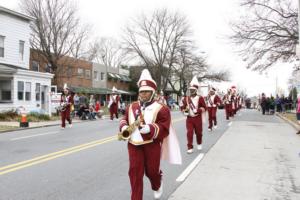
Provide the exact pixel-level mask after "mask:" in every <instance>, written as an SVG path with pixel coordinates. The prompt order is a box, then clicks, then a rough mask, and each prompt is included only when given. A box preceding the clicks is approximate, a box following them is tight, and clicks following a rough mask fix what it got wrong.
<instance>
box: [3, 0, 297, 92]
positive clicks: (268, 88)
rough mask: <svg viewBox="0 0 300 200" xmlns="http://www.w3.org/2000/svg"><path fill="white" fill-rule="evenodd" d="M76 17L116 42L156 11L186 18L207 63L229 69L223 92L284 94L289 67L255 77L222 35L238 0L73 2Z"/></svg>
mask: <svg viewBox="0 0 300 200" xmlns="http://www.w3.org/2000/svg"><path fill="white" fill-rule="evenodd" d="M18 2H19V1H18V0H1V1H0V5H1V6H4V7H7V8H10V9H14V10H18ZM77 2H78V4H79V6H78V7H79V14H80V17H81V18H82V20H83V21H84V22H87V23H89V24H91V25H92V26H93V32H94V35H95V36H98V37H102V36H109V37H115V38H119V37H120V35H121V34H122V28H123V27H124V26H125V25H126V23H127V22H128V20H130V19H131V18H133V17H135V16H136V15H139V14H141V13H142V12H144V13H150V12H151V11H153V10H155V9H157V8H168V9H170V10H172V11H179V12H181V13H182V14H184V15H186V16H187V18H188V20H189V23H190V25H191V28H192V30H193V31H194V39H195V40H196V41H197V45H198V46H199V47H200V48H201V49H203V51H205V52H206V55H207V57H208V62H209V64H211V65H212V66H213V68H214V69H216V70H217V69H221V68H226V69H229V70H230V72H231V74H232V77H231V80H232V81H231V82H230V83H223V84H221V85H220V84H218V87H220V88H221V89H225V88H227V87H229V86H231V85H236V86H238V87H241V88H245V89H246V91H247V93H248V95H250V96H253V95H257V94H258V93H261V92H265V93H266V94H271V93H274V92H275V88H276V77H277V83H278V86H280V87H281V88H282V89H285V90H287V80H288V78H289V77H290V75H291V65H279V66H276V67H273V68H271V69H270V70H268V72H266V73H263V74H259V73H258V72H252V71H251V70H247V69H246V68H245V64H244V63H243V62H242V61H241V59H240V58H239V57H238V55H237V54H236V53H234V50H236V47H235V46H233V45H232V44H230V43H229V42H228V41H227V40H226V39H225V37H224V36H225V35H226V34H228V33H229V31H230V29H229V27H228V23H229V21H230V20H232V19H236V18H238V16H239V12H240V8H239V5H238V0H222V1H221V0H205V1H204V0H109V1H108V0H77Z"/></svg>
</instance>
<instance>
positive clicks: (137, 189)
mask: <svg viewBox="0 0 300 200" xmlns="http://www.w3.org/2000/svg"><path fill="white" fill-rule="evenodd" d="M138 86H139V98H138V101H137V102H133V103H131V104H130V105H129V106H128V107H127V108H126V112H125V115H124V117H123V119H122V120H121V121H120V131H121V135H122V133H123V132H126V131H128V132H129V130H131V134H129V135H130V137H129V138H128V154H129V173H128V174H129V178H130V185H131V200H142V199H143V177H144V174H146V176H147V177H148V179H149V180H150V183H151V188H152V190H153V191H154V199H160V197H161V196H162V192H163V183H162V171H161V170H160V160H161V158H163V157H165V158H168V159H169V161H170V162H172V163H173V164H181V155H180V149H179V144H178V140H177V138H176V137H175V133H174V129H172V126H170V125H171V114H170V110H169V108H168V107H167V106H166V105H163V104H160V103H158V102H157V101H155V99H154V95H155V91H156V87H157V86H156V82H155V81H154V80H153V79H152V77H151V75H150V73H149V71H148V70H147V69H144V70H143V71H142V74H141V76H140V79H139V81H138ZM135 122H138V124H139V125H137V126H138V128H135V129H133V128H132V124H135ZM171 137H172V139H171ZM174 138H175V140H174ZM174 141H175V142H174ZM174 153H175V154H174Z"/></svg>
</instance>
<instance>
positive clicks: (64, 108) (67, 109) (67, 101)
mask: <svg viewBox="0 0 300 200" xmlns="http://www.w3.org/2000/svg"><path fill="white" fill-rule="evenodd" d="M73 104H74V101H73V96H72V95H71V92H70V89H69V88H68V87H67V84H65V85H64V92H63V94H62V95H61V99H60V107H61V109H60V111H61V112H60V114H61V128H62V129H64V128H65V127H66V120H67V121H68V122H69V127H72V119H71V116H70V113H71V106H72V105H73Z"/></svg>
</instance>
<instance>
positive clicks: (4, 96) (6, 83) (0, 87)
mask: <svg viewBox="0 0 300 200" xmlns="http://www.w3.org/2000/svg"><path fill="white" fill-rule="evenodd" d="M7 101H11V80H0V102H7Z"/></svg>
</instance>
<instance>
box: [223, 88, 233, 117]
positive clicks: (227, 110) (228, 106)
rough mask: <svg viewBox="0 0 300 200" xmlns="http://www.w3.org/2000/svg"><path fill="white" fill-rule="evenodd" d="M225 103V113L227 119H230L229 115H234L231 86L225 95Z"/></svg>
mask: <svg viewBox="0 0 300 200" xmlns="http://www.w3.org/2000/svg"><path fill="white" fill-rule="evenodd" d="M222 100H223V103H224V106H225V115H226V120H227V121H228V120H229V117H231V116H232V114H231V113H232V102H231V101H232V98H231V89H230V88H229V89H228V90H227V93H226V94H225V95H224V96H223V99H222Z"/></svg>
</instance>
